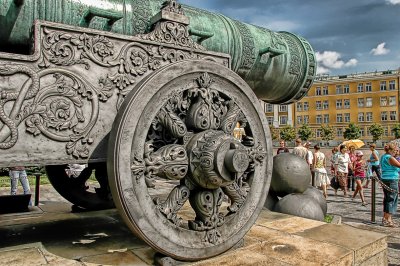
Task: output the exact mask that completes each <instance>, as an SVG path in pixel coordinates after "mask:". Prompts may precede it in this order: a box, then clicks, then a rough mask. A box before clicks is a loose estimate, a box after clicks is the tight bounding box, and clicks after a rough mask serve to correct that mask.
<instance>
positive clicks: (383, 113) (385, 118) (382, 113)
mask: <svg viewBox="0 0 400 266" xmlns="http://www.w3.org/2000/svg"><path fill="white" fill-rule="evenodd" d="M387 120H388V117H387V112H386V111H385V112H381V121H387Z"/></svg>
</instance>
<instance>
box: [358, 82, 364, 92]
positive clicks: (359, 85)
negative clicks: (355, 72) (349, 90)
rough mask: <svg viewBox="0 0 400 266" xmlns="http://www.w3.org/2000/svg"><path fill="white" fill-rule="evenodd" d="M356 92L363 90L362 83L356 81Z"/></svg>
mask: <svg viewBox="0 0 400 266" xmlns="http://www.w3.org/2000/svg"><path fill="white" fill-rule="evenodd" d="M357 92H364V83H358V86H357Z"/></svg>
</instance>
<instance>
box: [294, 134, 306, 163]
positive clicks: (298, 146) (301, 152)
mask: <svg viewBox="0 0 400 266" xmlns="http://www.w3.org/2000/svg"><path fill="white" fill-rule="evenodd" d="M292 153H293V154H296V155H297V156H300V157H301V158H303V159H304V160H306V161H307V154H308V150H307V149H306V148H305V147H303V145H302V144H301V139H296V147H294V148H293V151H292Z"/></svg>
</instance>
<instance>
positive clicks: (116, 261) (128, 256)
mask: <svg viewBox="0 0 400 266" xmlns="http://www.w3.org/2000/svg"><path fill="white" fill-rule="evenodd" d="M80 261H82V262H84V263H88V262H90V263H93V264H100V265H135V266H147V265H148V264H147V263H145V262H144V261H143V260H141V259H140V258H139V257H138V256H135V255H134V254H133V253H132V252H130V251H125V252H113V253H106V254H100V255H94V256H88V257H83V258H81V259H80Z"/></svg>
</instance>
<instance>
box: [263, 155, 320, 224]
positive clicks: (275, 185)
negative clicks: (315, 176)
mask: <svg viewBox="0 0 400 266" xmlns="http://www.w3.org/2000/svg"><path fill="white" fill-rule="evenodd" d="M310 180H311V172H310V168H309V165H308V163H307V162H306V161H305V160H304V159H303V158H301V157H299V156H297V155H294V154H291V153H280V154H279V155H276V156H275V157H274V166H273V170H272V180H271V187H270V190H269V193H268V197H267V200H266V201H265V204H264V207H266V208H267V209H269V210H272V211H276V212H280V213H286V214H291V215H294V216H300V217H304V218H308V219H313V220H319V221H323V220H324V217H325V214H326V211H327V204H326V200H325V198H324V196H323V195H322V193H321V192H320V191H319V190H318V189H317V188H314V187H312V186H310Z"/></svg>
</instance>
